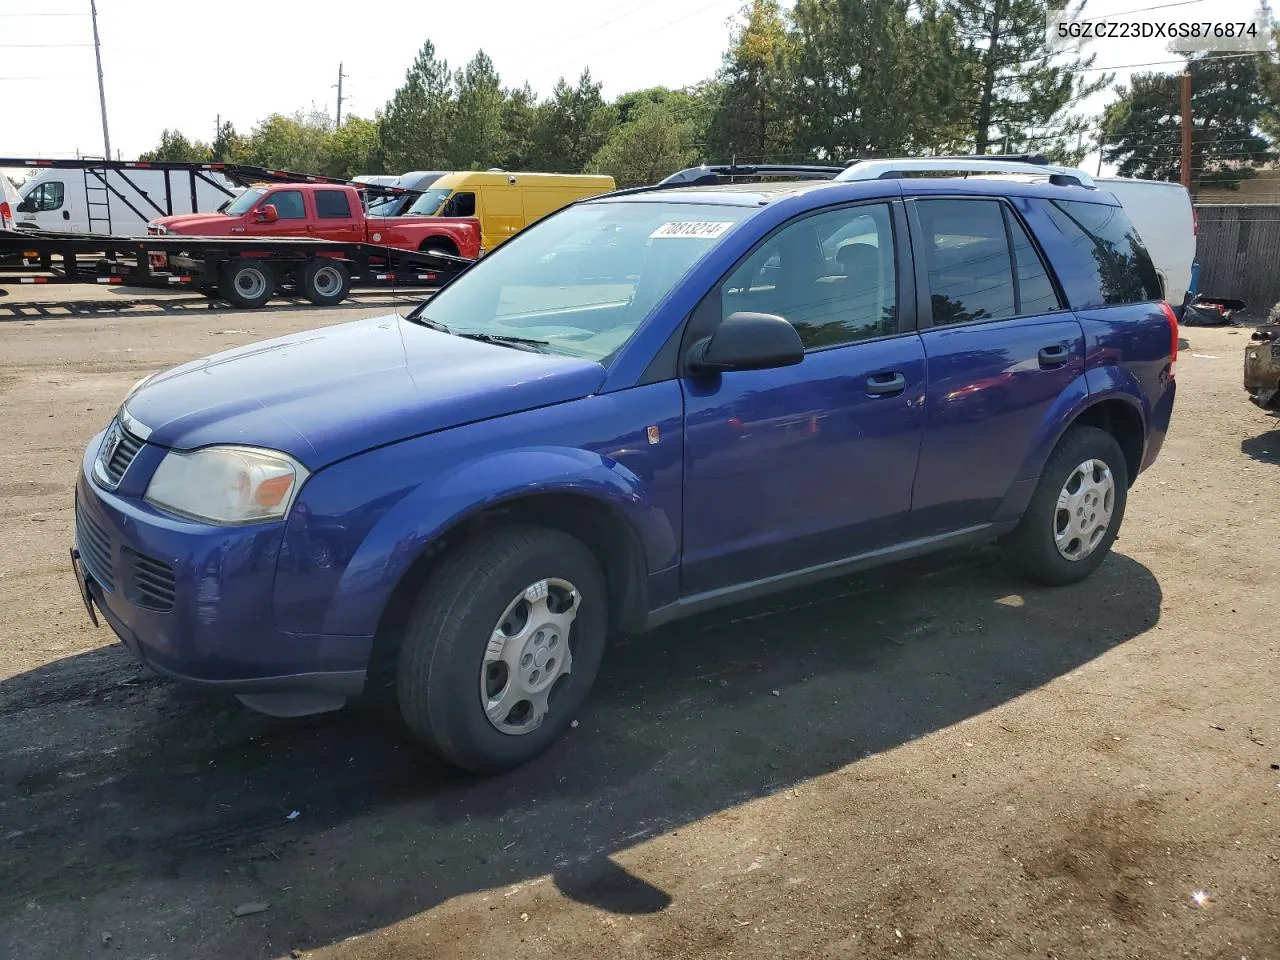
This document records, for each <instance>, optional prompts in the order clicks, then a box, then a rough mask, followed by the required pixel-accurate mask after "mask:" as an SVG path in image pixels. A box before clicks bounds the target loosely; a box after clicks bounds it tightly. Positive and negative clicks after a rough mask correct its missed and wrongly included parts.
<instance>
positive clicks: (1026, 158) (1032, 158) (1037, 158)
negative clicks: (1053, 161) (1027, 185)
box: [845, 153, 1050, 167]
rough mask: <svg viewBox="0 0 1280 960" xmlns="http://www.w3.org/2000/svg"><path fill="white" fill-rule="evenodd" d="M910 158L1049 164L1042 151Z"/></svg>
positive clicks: (864, 160) (935, 155)
mask: <svg viewBox="0 0 1280 960" xmlns="http://www.w3.org/2000/svg"><path fill="white" fill-rule="evenodd" d="M874 159H876V158H875V157H868V158H866V159H861V158H858V159H854V160H850V161H849V162H848V163H846V164H845V167H852V166H853V165H854V164H856V163H866V162H867V160H874ZM910 159H912V160H1007V161H1010V162H1015V163H1034V164H1035V165H1036V166H1039V167H1047V166H1049V165H1050V164H1049V158H1048V157H1046V156H1045V155H1044V154H1043V153H939V154H930V155H929V156H926V157H911V158H910Z"/></svg>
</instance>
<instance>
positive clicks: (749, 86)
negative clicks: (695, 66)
mask: <svg viewBox="0 0 1280 960" xmlns="http://www.w3.org/2000/svg"><path fill="white" fill-rule="evenodd" d="M739 16H740V20H739V21H738V23H737V24H736V25H735V26H734V28H733V34H732V37H731V39H730V43H729V49H728V50H727V51H726V52H725V55H724V64H723V66H721V68H720V71H719V73H718V74H717V76H716V80H717V82H718V84H719V87H720V91H719V93H720V96H719V98H718V99H719V102H718V104H717V105H716V108H715V112H714V113H713V114H712V116H711V119H710V125H709V129H708V130H707V145H706V157H707V158H708V159H710V160H719V161H726V162H727V161H731V160H733V159H735V158H736V159H738V160H742V161H746V162H752V161H755V162H763V161H769V160H778V159H786V158H785V156H784V155H785V154H787V153H789V152H791V151H794V149H795V144H794V130H793V125H792V121H791V116H790V114H789V113H788V109H787V103H786V101H787V84H788V78H787V75H786V69H787V62H788V60H789V59H790V53H789V51H790V45H791V36H790V35H789V33H788V31H787V23H786V20H785V19H784V17H783V14H782V10H781V8H780V7H779V5H778V3H777V0H752V3H750V4H749V5H747V6H745V7H743V8H742V11H741V13H740V14H739Z"/></svg>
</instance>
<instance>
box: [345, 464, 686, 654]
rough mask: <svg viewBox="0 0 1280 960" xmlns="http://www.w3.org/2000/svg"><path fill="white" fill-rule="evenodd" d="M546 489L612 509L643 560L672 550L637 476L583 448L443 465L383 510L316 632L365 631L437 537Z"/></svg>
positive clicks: (663, 521)
mask: <svg viewBox="0 0 1280 960" xmlns="http://www.w3.org/2000/svg"><path fill="white" fill-rule="evenodd" d="M551 493H555V494H571V495H577V496H581V497H586V498H589V499H592V500H595V501H597V502H600V503H603V504H605V505H607V506H609V507H611V508H613V509H615V510H617V511H618V512H619V513H620V514H621V515H622V516H623V518H624V519H625V520H626V521H627V523H628V524H629V525H630V526H631V528H632V529H633V530H634V531H635V532H636V534H637V536H638V537H639V539H640V543H641V546H642V548H643V550H644V554H645V557H646V559H647V560H651V559H652V558H654V557H665V556H668V555H670V554H673V553H674V552H675V531H674V530H672V528H671V524H670V523H669V522H668V520H667V517H666V515H665V514H664V512H663V511H662V510H660V509H659V508H658V507H657V506H656V505H655V504H654V503H653V502H652V500H651V498H650V496H649V492H648V490H647V489H646V486H645V484H644V482H643V481H642V480H641V479H640V477H638V476H637V475H636V474H635V473H633V472H632V471H631V470H629V469H627V467H625V466H623V465H622V464H621V463H618V462H617V461H616V460H612V459H610V458H607V457H604V456H601V455H599V454H596V453H591V452H588V451H584V450H575V449H565V448H556V447H535V448H525V449H515V450H506V451H503V452H501V453H495V454H492V455H490V456H485V457H482V458H480V459H478V460H474V461H472V462H470V463H466V464H462V465H460V466H457V467H455V468H453V469H451V470H450V471H449V472H448V473H447V474H445V475H444V476H442V477H440V478H439V481H438V482H433V483H430V484H422V485H421V486H419V487H418V488H417V489H415V490H414V491H412V492H411V493H410V494H409V495H408V496H406V497H404V498H403V499H402V500H401V501H400V502H399V503H397V504H396V505H395V506H394V507H393V508H392V509H391V510H390V511H388V512H387V513H386V514H385V515H384V516H383V518H382V520H381V521H380V522H379V523H378V524H377V525H376V526H375V527H374V528H373V529H372V530H371V531H370V532H369V534H368V536H366V537H365V539H364V542H363V543H361V544H360V547H359V549H357V551H356V552H355V554H354V555H353V556H352V558H351V560H350V562H349V563H348V564H347V566H346V569H345V570H344V571H343V574H342V577H341V579H340V580H339V581H338V584H337V588H336V590H335V592H334V596H333V599H332V602H331V603H330V604H329V610H328V614H327V615H326V617H325V619H324V626H323V631H324V632H325V633H330V634H364V633H372V632H373V631H374V629H375V628H376V626H377V618H378V616H379V615H380V614H381V611H382V609H383V607H384V606H385V604H386V601H387V599H388V598H389V597H390V594H391V591H392V590H393V589H394V588H395V586H396V584H398V583H399V582H400V580H401V578H402V577H403V576H404V574H405V573H406V572H407V571H408V569H409V567H410V566H411V565H412V564H413V562H414V561H415V560H416V559H417V558H418V557H419V556H421V554H422V552H423V551H424V550H426V549H427V547H428V546H430V544H431V543H432V542H434V541H435V540H436V539H437V538H439V537H440V536H442V535H443V534H444V533H445V532H446V531H448V530H449V529H451V528H452V527H453V526H455V525H456V524H458V523H460V522H462V521H464V520H466V519H467V518H469V517H471V516H474V515H475V514H477V513H480V512H482V511H484V510H486V509H490V508H492V507H494V506H498V505H500V504H502V503H504V502H508V501H512V500H516V499H519V498H521V497H527V496H531V495H537V494H551ZM651 569H652V568H651Z"/></svg>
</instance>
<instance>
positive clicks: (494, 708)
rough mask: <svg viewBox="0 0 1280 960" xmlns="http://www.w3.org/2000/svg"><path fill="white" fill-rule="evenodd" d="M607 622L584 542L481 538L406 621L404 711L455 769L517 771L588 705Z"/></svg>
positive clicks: (517, 535) (506, 533)
mask: <svg viewBox="0 0 1280 960" xmlns="http://www.w3.org/2000/svg"><path fill="white" fill-rule="evenodd" d="M608 622H609V620H608V596H607V590H606V586H605V579H604V574H603V573H602V572H601V570H600V564H599V563H598V562H597V561H596V558H595V556H594V555H593V554H592V552H591V551H590V550H589V549H588V548H587V547H586V546H585V545H584V544H583V543H582V542H581V541H580V540H577V539H575V538H574V537H571V536H569V535H568V534H565V533H562V532H560V531H558V530H549V529H544V528H538V527H509V528H500V529H496V530H491V531H488V532H486V533H484V534H481V535H480V536H478V537H477V538H476V539H474V540H472V541H471V542H470V543H467V544H465V545H464V546H462V547H461V548H460V549H459V550H458V551H457V553H455V554H454V555H453V556H451V557H449V558H448V559H447V560H446V561H445V563H444V565H443V567H442V568H441V569H440V570H438V571H437V572H436V574H435V575H434V576H433V577H432V579H431V581H430V582H429V583H428V585H427V587H426V588H425V589H424V591H423V593H422V595H421V597H419V599H418V602H417V604H416V605H415V606H414V609H413V611H412V612H411V613H410V616H409V619H408V623H407V627H406V630H405V633H404V637H403V640H402V645H401V648H400V654H399V660H398V664H397V670H396V691H397V696H398V699H399V701H400V712H401V714H402V715H403V717H404V719H405V722H406V723H407V724H408V726H409V728H410V730H412V731H413V733H414V734H415V735H416V736H417V737H418V738H419V739H420V740H422V741H423V742H424V743H426V744H427V745H428V746H430V747H432V748H433V749H434V750H435V751H436V752H438V753H439V754H440V755H442V756H443V757H444V758H445V759H447V760H449V761H450V762H452V763H454V764H456V765H457V766H459V767H462V768H464V769H466V770H470V771H472V772H475V773H496V772H499V771H501V770H506V769H509V768H511V767H515V766H518V765H519V764H522V763H524V762H526V761H528V760H531V759H532V758H534V757H536V756H537V755H538V754H540V753H542V751H544V750H545V749H546V748H547V747H549V746H550V745H551V743H552V742H553V741H554V740H555V739H556V738H557V737H558V736H559V735H560V733H561V732H562V731H563V730H564V728H565V726H566V725H567V724H568V723H569V721H570V720H572V719H573V712H574V711H575V710H577V709H578V707H579V706H580V705H581V704H582V702H583V700H585V699H586V696H587V693H588V691H589V690H590V689H591V685H592V684H593V683H594V681H595V677H596V673H597V671H598V670H599V667H600V661H601V659H602V658H603V656H604V647H605V640H606V637H607V634H608Z"/></svg>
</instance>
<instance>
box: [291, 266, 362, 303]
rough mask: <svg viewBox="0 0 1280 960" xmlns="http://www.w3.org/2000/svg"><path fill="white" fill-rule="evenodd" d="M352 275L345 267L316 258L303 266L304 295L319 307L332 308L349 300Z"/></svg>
mask: <svg viewBox="0 0 1280 960" xmlns="http://www.w3.org/2000/svg"><path fill="white" fill-rule="evenodd" d="M350 289H351V274H350V273H348V272H347V268H346V266H345V265H343V264H341V263H336V262H333V261H331V260H327V259H325V258H321V257H316V258H314V259H311V260H308V261H307V262H306V263H305V264H303V266H302V295H303V296H305V297H306V298H307V299H308V300H310V301H311V302H312V303H314V304H315V305H316V306H318V307H331V306H333V305H334V304H335V303H341V302H342V301H343V300H345V299H346V298H347V292H348V291H349V290H350Z"/></svg>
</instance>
